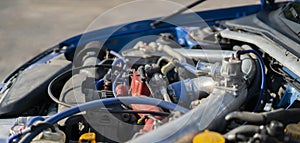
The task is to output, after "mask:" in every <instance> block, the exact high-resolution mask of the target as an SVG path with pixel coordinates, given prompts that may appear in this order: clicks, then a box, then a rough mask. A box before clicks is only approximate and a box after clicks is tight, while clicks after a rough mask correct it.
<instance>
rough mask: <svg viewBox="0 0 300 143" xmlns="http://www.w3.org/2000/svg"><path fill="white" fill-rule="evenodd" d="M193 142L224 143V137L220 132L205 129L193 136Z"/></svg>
mask: <svg viewBox="0 0 300 143" xmlns="http://www.w3.org/2000/svg"><path fill="white" fill-rule="evenodd" d="M193 143H225V138H224V137H223V136H222V135H221V134H220V133H217V132H212V131H208V130H205V131H204V132H202V133H199V134H198V135H196V136H195V137H194V139H193Z"/></svg>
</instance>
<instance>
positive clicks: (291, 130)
mask: <svg viewBox="0 0 300 143" xmlns="http://www.w3.org/2000/svg"><path fill="white" fill-rule="evenodd" d="M285 131H286V133H288V134H289V135H290V136H291V137H294V138H297V139H300V122H299V123H298V124H288V125H287V126H286V128H285Z"/></svg>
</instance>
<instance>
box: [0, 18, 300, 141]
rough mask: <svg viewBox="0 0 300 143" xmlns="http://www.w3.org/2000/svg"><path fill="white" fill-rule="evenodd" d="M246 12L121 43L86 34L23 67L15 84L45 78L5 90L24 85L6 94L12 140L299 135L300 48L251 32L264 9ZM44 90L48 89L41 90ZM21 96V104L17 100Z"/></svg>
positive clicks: (241, 138) (287, 137) (5, 110)
mask: <svg viewBox="0 0 300 143" xmlns="http://www.w3.org/2000/svg"><path fill="white" fill-rule="evenodd" d="M245 19H246V20H245ZM245 19H242V20H240V19H238V20H231V21H225V22H224V23H222V24H221V25H218V24H215V25H212V26H201V27H175V28H174V27H173V30H176V33H174V32H173V33H172V31H171V32H170V33H168V32H167V33H164V32H161V33H159V34H160V35H159V34H157V35H155V38H153V37H152V38H149V39H147V38H146V39H144V40H143V38H137V39H138V40H136V39H134V40H132V41H133V42H132V43H130V44H127V46H128V47H126V48H124V49H122V50H112V48H110V47H107V48H106V47H105V46H109V44H107V45H105V46H103V43H101V42H102V41H97V40H95V41H88V42H86V43H84V44H83V45H82V46H80V47H77V49H76V52H73V53H72V54H69V55H68V54H66V53H67V52H65V53H64V54H65V55H63V54H58V55H59V56H57V57H56V59H53V60H52V61H51V62H46V63H43V65H39V66H36V67H31V68H29V69H27V70H24V71H23V73H21V74H20V75H19V77H18V78H16V79H14V80H16V81H14V80H12V81H11V82H15V83H14V86H15V87H22V86H23V85H25V83H26V81H29V80H28V79H32V78H29V76H28V75H32V73H36V75H37V76H38V78H37V79H35V80H34V81H38V82H35V83H34V84H32V85H31V86H30V87H28V88H26V90H25V89H24V88H18V89H19V90H17V89H10V90H8V89H9V88H6V89H5V88H3V89H2V90H1V95H4V94H5V95H19V94H20V95H24V96H22V97H20V100H19V99H18V100H17V101H18V102H17V101H16V102H14V104H10V102H11V101H13V100H15V99H16V98H17V97H15V96H11V97H10V98H4V97H5V96H3V97H1V98H0V99H1V100H0V101H3V103H5V104H0V105H1V109H0V115H1V116H4V117H7V118H11V117H17V119H16V120H13V121H12V120H10V119H8V120H7V121H9V122H12V123H11V124H13V126H12V127H11V128H10V134H11V135H13V136H12V139H11V140H12V141H14V142H18V141H20V142H29V141H31V140H32V142H34V143H39V142H70V143H72V142H79V143H82V142H92V143H95V142H131V143H140V142H177V143H180V142H194V143H198V142H200V143H201V142H218V143H219V142H220V143H225V142H240V143H243V142H249V143H260V142H262V143H268V142H274V143H281V142H292V143H297V142H300V130H299V128H300V116H298V115H299V113H300V110H299V107H300V106H299V99H300V92H299V91H300V84H299V82H300V80H299V77H298V75H300V66H299V65H300V64H299V58H298V57H297V56H296V54H293V53H292V52H289V51H292V50H286V49H283V46H281V45H280V44H278V43H279V42H278V41H279V40H278V39H280V38H278V39H277V41H276V38H270V37H268V38H266V37H267V36H270V35H263V34H265V33H264V32H262V33H259V32H257V31H256V32H253V31H255V29H254V28H253V29H251V28H249V27H251V26H253V25H259V24H257V23H259V22H260V21H259V20H258V19H257V17H255V16H248V17H246V18H245ZM245 21H247V22H248V21H252V22H253V21H255V22H257V23H255V24H252V25H251V24H249V23H247V24H249V25H248V27H247V26H245V25H246V23H245ZM261 25H263V24H261ZM245 27H247V28H248V29H247V28H245ZM253 27H254V26H253ZM255 28H257V27H255ZM249 29H250V30H249ZM184 32H185V35H184V36H182V35H180V33H181V34H182V33H184ZM158 35H159V36H158ZM146 36H149V35H147V34H146ZM274 39H275V40H274ZM116 41H117V40H116ZM182 41H184V42H182ZM107 43H109V42H107ZM116 43H118V42H116ZM186 43H189V45H188V44H186ZM110 44H111V43H110ZM290 44H293V43H290ZM104 47H105V48H104ZM70 57H71V59H72V62H66V61H67V60H68V58H70ZM62 61H64V62H62ZM69 61H71V60H69ZM57 63H59V64H57ZM45 67H46V68H45ZM49 67H50V68H49ZM49 69H51V70H49ZM42 73H43V74H42ZM45 73H46V74H45ZM44 75H46V76H44ZM42 81H45V82H42ZM11 85H12V84H10V86H11ZM34 87H39V88H38V89H39V90H37V89H35V88H34ZM46 91H47V92H46ZM13 93H15V94H13ZM16 93H18V94H16ZM25 95H26V96H25ZM41 95H48V96H47V97H45V99H42V100H36V99H41V97H39V96H41ZM42 97H44V96H42ZM18 98H19V96H18ZM21 101H26V102H30V103H31V104H34V105H36V106H34V107H33V106H31V104H25V103H24V102H21ZM39 102H40V103H39ZM17 104H19V105H20V106H22V107H24V109H18V110H13V109H16V108H15V107H16V105H17ZM32 116H34V117H32ZM1 121H2V119H1ZM5 121H6V120H5ZM0 141H1V140H0Z"/></svg>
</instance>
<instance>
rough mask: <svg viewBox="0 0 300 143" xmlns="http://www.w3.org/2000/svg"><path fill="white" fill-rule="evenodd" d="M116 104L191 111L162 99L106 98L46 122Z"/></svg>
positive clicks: (68, 110)
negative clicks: (144, 105) (145, 105)
mask: <svg viewBox="0 0 300 143" xmlns="http://www.w3.org/2000/svg"><path fill="white" fill-rule="evenodd" d="M116 104H127V105H128V104H147V105H154V106H158V107H161V108H164V109H168V110H177V111H180V112H182V113H187V112H188V111H189V110H188V109H186V108H184V107H181V106H179V105H177V104H174V103H171V102H166V101H163V100H160V99H156V98H149V97H118V98H105V99H100V100H94V101H91V102H87V103H84V104H80V105H77V106H73V107H71V108H69V109H67V110H64V111H62V112H59V113H57V114H55V115H53V116H51V117H49V118H48V119H46V120H45V121H44V122H46V123H50V124H55V123H56V122H58V121H60V120H62V119H64V118H66V117H69V116H72V115H74V114H77V113H80V112H82V111H86V110H90V109H93V108H99V107H104V106H110V105H116ZM41 131H42V130H36V131H34V132H31V133H30V134H27V135H26V136H24V138H23V139H22V141H23V142H30V141H31V140H32V139H33V138H34V137H35V136H36V135H38V134H39V133H40V132H41ZM19 136H20V135H13V136H11V137H10V138H9V141H8V142H9V143H11V142H12V141H13V140H14V139H16V138H18V137H19Z"/></svg>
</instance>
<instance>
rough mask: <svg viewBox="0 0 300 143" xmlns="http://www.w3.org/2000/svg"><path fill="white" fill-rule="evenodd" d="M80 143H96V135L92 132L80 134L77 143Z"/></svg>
mask: <svg viewBox="0 0 300 143" xmlns="http://www.w3.org/2000/svg"><path fill="white" fill-rule="evenodd" d="M82 141H90V142H91V143H96V134H95V133H92V132H90V133H85V134H82V135H81V136H80V138H79V140H78V143H82Z"/></svg>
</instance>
